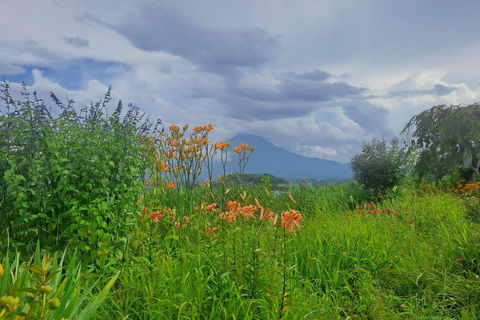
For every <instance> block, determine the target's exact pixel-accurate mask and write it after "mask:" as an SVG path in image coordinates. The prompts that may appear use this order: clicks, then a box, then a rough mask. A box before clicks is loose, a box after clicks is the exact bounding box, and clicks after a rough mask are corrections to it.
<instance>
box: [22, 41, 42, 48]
mask: <svg viewBox="0 0 480 320" xmlns="http://www.w3.org/2000/svg"><path fill="white" fill-rule="evenodd" d="M23 44H24V45H26V46H32V47H35V46H39V45H40V43H38V42H37V41H35V40H32V39H30V40H27V41H25V42H24V43H23Z"/></svg>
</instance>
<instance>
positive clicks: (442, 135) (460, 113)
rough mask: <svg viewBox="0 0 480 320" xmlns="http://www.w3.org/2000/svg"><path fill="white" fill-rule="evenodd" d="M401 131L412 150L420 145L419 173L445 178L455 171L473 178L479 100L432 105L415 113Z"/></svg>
mask: <svg viewBox="0 0 480 320" xmlns="http://www.w3.org/2000/svg"><path fill="white" fill-rule="evenodd" d="M402 134H405V136H406V137H407V139H408V141H409V142H410V150H413V149H415V148H418V151H419V158H418V161H417V164H416V166H415V170H416V172H417V173H418V175H419V176H420V177H435V178H443V177H445V176H446V175H448V174H453V175H454V176H456V177H458V176H459V175H462V176H463V177H462V178H465V179H466V180H471V179H472V174H473V173H474V172H476V171H477V170H478V166H479V163H478V157H479V154H480V145H479V144H478V139H479V137H480V104H478V103H475V104H471V105H468V106H461V105H452V106H448V107H447V106H445V105H440V106H435V107H432V108H430V109H428V110H425V111H423V112H422V113H420V114H418V115H416V116H414V117H412V119H410V121H409V122H408V123H407V125H406V126H405V128H404V129H403V131H402ZM469 168H470V169H469Z"/></svg>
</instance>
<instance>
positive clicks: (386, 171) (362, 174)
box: [350, 138, 404, 192]
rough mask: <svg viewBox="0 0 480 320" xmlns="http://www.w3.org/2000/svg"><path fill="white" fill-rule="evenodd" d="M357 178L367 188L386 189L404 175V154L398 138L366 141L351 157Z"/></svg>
mask: <svg viewBox="0 0 480 320" xmlns="http://www.w3.org/2000/svg"><path fill="white" fill-rule="evenodd" d="M350 162H351V165H352V170H353V174H354V177H355V179H356V180H357V181H358V182H359V183H360V184H362V185H364V186H365V188H367V189H374V190H375V191H380V192H381V191H385V190H388V189H390V188H393V187H394V186H395V185H397V184H398V183H399V182H400V180H401V179H402V177H403V169H404V167H403V166H404V155H403V151H402V149H401V148H400V146H399V145H398V140H397V139H392V140H391V141H390V142H387V141H386V140H384V139H376V138H375V139H373V140H372V141H371V142H364V143H363V144H362V146H361V151H360V152H359V153H355V154H353V155H352V157H351V159H350Z"/></svg>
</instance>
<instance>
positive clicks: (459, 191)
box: [449, 180, 480, 197]
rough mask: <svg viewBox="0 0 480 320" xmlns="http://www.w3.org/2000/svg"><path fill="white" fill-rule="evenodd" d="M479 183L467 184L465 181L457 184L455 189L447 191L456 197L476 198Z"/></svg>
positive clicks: (479, 186)
mask: <svg viewBox="0 0 480 320" xmlns="http://www.w3.org/2000/svg"><path fill="white" fill-rule="evenodd" d="M479 188H480V182H472V183H467V182H466V181H465V180H460V181H458V182H457V186H456V187H455V188H452V189H450V190H449V191H450V192H451V193H453V194H455V195H457V196H465V197H476V196H478V195H479Z"/></svg>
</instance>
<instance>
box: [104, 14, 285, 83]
mask: <svg viewBox="0 0 480 320" xmlns="http://www.w3.org/2000/svg"><path fill="white" fill-rule="evenodd" d="M109 27H110V28H112V29H114V30H115V31H117V32H118V33H120V34H121V35H123V36H124V37H126V38H127V39H128V40H129V41H130V42H131V43H132V44H133V45H134V46H135V47H137V48H139V49H141V50H144V51H159V52H168V53H170V54H173V55H176V56H180V57H182V58H185V59H187V60H189V61H190V62H193V63H194V64H196V65H197V66H199V67H201V68H202V69H203V70H206V71H209V72H212V73H216V74H221V75H224V74H227V75H228V74H230V73H232V72H235V71H237V69H238V68H258V67H261V66H263V65H265V64H266V63H267V62H269V61H270V60H271V59H272V58H273V57H274V55H275V53H276V52H277V49H278V48H279V40H278V38H277V37H276V36H272V35H270V34H269V33H268V32H267V31H265V30H264V29H261V28H250V29H242V30H220V29H217V30H210V29H207V28H202V27H199V26H196V25H194V24H192V23H191V22H190V21H188V20H187V19H186V18H184V17H183V16H182V15H181V14H179V13H178V12H177V11H175V10H172V9H170V8H168V7H166V6H160V5H147V6H144V7H143V8H142V9H141V10H140V12H139V13H135V14H131V15H130V16H128V17H127V18H125V19H123V20H122V21H120V22H119V23H117V24H113V25H110V26H109Z"/></svg>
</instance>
